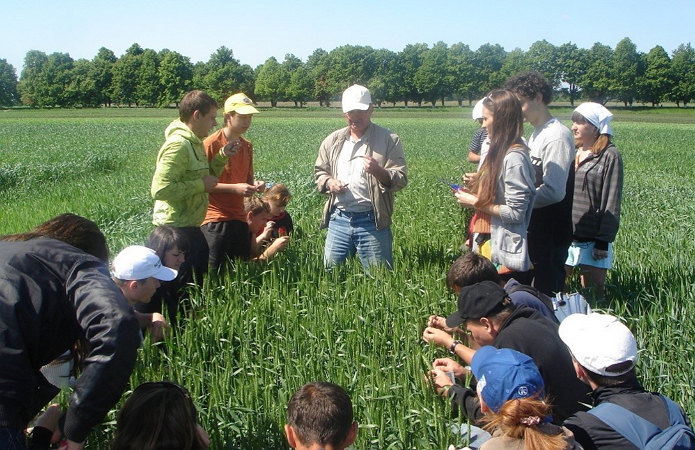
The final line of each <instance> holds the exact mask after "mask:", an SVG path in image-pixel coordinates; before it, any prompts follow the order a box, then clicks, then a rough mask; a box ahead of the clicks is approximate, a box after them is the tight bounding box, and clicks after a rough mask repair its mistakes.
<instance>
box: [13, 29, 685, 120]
mask: <svg viewBox="0 0 695 450" xmlns="http://www.w3.org/2000/svg"><path fill="white" fill-rule="evenodd" d="M694 65H695V50H693V48H692V47H691V45H690V44H689V43H688V44H682V45H680V46H679V47H678V48H677V49H675V50H674V51H673V52H672V54H671V55H669V54H668V53H667V51H666V50H665V49H664V48H663V47H661V46H658V45H657V46H655V47H654V48H653V49H651V50H650V51H649V52H648V53H647V54H644V53H640V52H638V51H637V47H636V46H635V44H634V43H633V42H632V41H631V40H630V39H629V38H625V39H623V40H621V41H620V42H619V43H618V44H617V45H616V46H615V48H614V49H613V48H611V47H610V46H608V45H604V44H601V43H600V42H597V43H595V44H594V45H593V46H592V47H591V48H589V49H583V48H579V47H577V45H575V44H573V43H571V42H570V43H566V44H562V45H560V46H555V45H553V44H551V43H550V42H548V41H546V40H541V41H537V42H535V43H533V44H532V45H531V46H530V48H529V49H528V51H524V50H521V49H519V48H515V49H513V50H511V51H509V52H508V51H506V50H505V49H504V48H503V47H501V46H500V45H497V44H490V43H487V44H483V45H481V46H480V47H479V48H478V49H476V50H473V49H471V48H470V47H469V46H468V45H466V44H464V43H461V42H459V43H456V44H454V45H451V46H449V45H448V44H446V43H444V42H437V43H435V44H434V45H433V46H432V47H430V46H428V45H427V44H425V43H416V44H408V45H406V46H405V48H403V50H401V51H400V52H395V51H391V50H387V49H374V48H372V47H369V46H360V45H344V46H341V47H337V48H335V49H333V50H331V51H326V50H323V49H321V48H318V49H316V50H315V51H314V52H313V53H312V54H311V55H310V56H309V57H308V58H307V61H306V62H304V61H302V60H301V59H300V58H297V57H296V56H294V55H291V54H287V55H285V59H284V61H282V62H279V61H278V60H277V59H276V58H275V57H270V58H268V59H267V60H266V61H265V62H264V63H263V64H261V65H259V66H258V67H256V68H255V69H254V68H252V67H250V66H249V65H247V64H241V63H240V62H239V61H238V60H237V59H235V58H234V53H233V51H232V49H230V48H227V47H220V48H219V49H217V50H216V51H215V52H214V53H213V54H212V55H210V58H209V59H208V61H207V62H198V63H195V64H193V63H191V61H190V58H188V57H187V56H184V55H181V54H180V53H177V52H175V51H170V50H168V49H163V50H161V51H155V50H153V49H146V48H142V47H141V46H140V45H138V44H137V43H134V44H133V45H131V46H130V47H129V48H128V49H127V50H126V51H125V53H124V54H123V55H121V56H119V57H117V56H116V55H115V54H114V53H113V52H112V51H111V50H109V49H107V48H104V47H102V48H100V49H99V51H98V53H97V55H96V56H95V57H94V58H93V59H92V60H86V59H81V60H77V61H74V60H73V59H72V58H71V57H70V55H69V54H68V53H60V52H56V53H52V54H50V55H47V54H45V53H44V52H41V51H38V50H30V51H29V52H27V54H26V56H25V58H24V68H23V70H22V73H21V75H20V77H19V79H17V75H16V70H15V68H14V67H12V65H11V64H8V63H7V61H6V60H4V59H0V106H3V107H7V106H14V105H20V104H21V105H25V106H29V107H39V108H45V107H75V106H81V107H98V106H112V105H113V104H116V105H128V106H154V107H166V106H171V105H177V104H178V102H179V99H180V98H181V97H182V96H183V95H184V93H185V92H187V91H188V90H191V89H202V90H205V91H206V92H208V94H210V95H211V96H212V97H213V98H215V99H216V100H217V101H219V102H220V103H222V102H223V101H224V99H225V98H226V97H228V96H229V95H231V94H233V93H235V92H244V93H246V94H247V95H249V96H250V97H251V98H253V99H254V100H256V101H269V102H270V104H271V105H272V106H273V107H274V106H277V105H278V103H279V102H281V101H287V102H294V104H295V106H298V107H301V106H303V105H305V104H306V103H307V102H309V101H317V102H319V104H320V105H321V106H330V104H331V103H332V102H333V101H336V100H337V99H339V97H340V93H341V92H342V91H343V90H344V89H345V88H346V87H348V86H349V85H351V84H353V83H359V84H363V85H365V86H367V87H369V88H370V90H371V91H372V95H373V99H374V102H375V104H377V105H378V106H381V105H382V104H383V103H384V102H386V103H392V104H394V105H395V104H396V103H399V102H400V103H403V104H405V106H406V107H407V106H408V105H409V104H410V103H417V104H418V105H421V104H422V103H423V102H426V103H428V104H430V105H431V106H432V107H435V106H436V104H437V103H438V102H441V103H442V104H443V102H444V101H445V100H455V101H457V102H458V104H459V106H461V105H463V103H464V102H467V103H468V104H471V102H472V101H474V100H475V99H478V98H480V97H481V96H483V95H485V94H486V93H487V92H489V91H490V90H493V89H496V88H498V87H499V86H501V85H502V84H503V83H504V81H505V80H506V79H507V78H509V77H511V76H513V75H515V74H517V73H519V72H523V71H527V70H537V71H538V72H540V73H542V74H543V75H544V76H545V77H546V78H547V79H548V81H550V83H551V84H552V85H553V87H554V88H555V90H556V92H557V94H559V95H560V96H564V98H565V99H566V100H568V101H569V102H570V103H571V104H574V102H575V101H576V100H578V99H580V98H582V99H585V100H591V101H596V102H601V103H605V102H607V101H610V100H613V101H620V102H623V103H624V104H625V106H632V105H633V103H634V102H640V103H643V104H651V105H653V106H658V105H660V104H661V103H662V102H664V101H673V102H675V103H676V105H677V106H681V105H682V106H687V105H688V103H690V102H691V101H692V99H693V98H695V71H693V70H692V67H693V66H694Z"/></svg>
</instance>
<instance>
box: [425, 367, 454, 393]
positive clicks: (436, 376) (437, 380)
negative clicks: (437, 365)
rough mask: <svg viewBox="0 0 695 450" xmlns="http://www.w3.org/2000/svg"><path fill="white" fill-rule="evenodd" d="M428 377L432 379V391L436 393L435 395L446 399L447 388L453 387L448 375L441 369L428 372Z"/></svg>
mask: <svg viewBox="0 0 695 450" xmlns="http://www.w3.org/2000/svg"><path fill="white" fill-rule="evenodd" d="M429 376H430V378H431V379H432V387H434V390H435V391H437V394H439V395H441V396H442V397H446V396H447V395H448V394H447V391H448V388H447V386H448V387H451V386H453V385H454V383H453V382H452V381H451V378H449V375H447V374H446V373H445V372H444V371H443V370H441V369H433V370H430V372H429Z"/></svg>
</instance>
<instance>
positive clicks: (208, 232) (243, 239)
mask: <svg viewBox="0 0 695 450" xmlns="http://www.w3.org/2000/svg"><path fill="white" fill-rule="evenodd" d="M254 114H258V110H257V109H256V108H255V107H254V106H253V101H252V100H251V99H250V98H249V97H248V96H247V95H246V94H244V93H243V92H240V93H238V94H234V95H232V96H231V97H229V98H228V99H227V100H226V101H225V102H224V127H223V128H221V129H219V130H218V131H216V132H215V133H213V134H211V135H210V136H208V137H207V138H206V139H205V141H204V142H203V145H205V153H206V154H207V156H208V159H210V160H212V159H213V158H215V155H217V154H218V153H220V150H221V149H223V148H228V149H229V152H228V153H230V154H233V156H231V157H230V158H229V162H228V163H227V164H226V165H225V167H224V170H223V171H222V173H221V174H220V177H219V182H218V183H217V185H216V186H215V187H214V188H213V189H212V190H211V191H210V204H209V205H208V210H207V213H206V214H205V220H203V225H202V227H201V229H202V230H203V234H204V235H205V239H206V240H207V242H208V246H209V247H210V269H211V270H212V271H213V272H216V271H217V270H219V268H220V267H221V266H222V265H224V264H225V263H226V261H228V260H229V259H235V258H245V257H247V254H248V234H249V230H248V226H247V224H246V212H245V211H244V197H249V196H251V195H253V194H255V193H257V192H263V191H264V190H265V182H263V181H257V180H255V179H254V173H253V145H252V144H251V142H249V141H248V140H247V139H246V138H244V137H242V135H243V134H244V133H246V131H248V129H249V128H250V127H251V120H252V119H253V115H254Z"/></svg>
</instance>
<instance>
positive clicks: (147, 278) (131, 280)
mask: <svg viewBox="0 0 695 450" xmlns="http://www.w3.org/2000/svg"><path fill="white" fill-rule="evenodd" d="M112 268H113V280H114V282H115V283H116V285H118V287H119V288H120V289H121V292H122V293H123V296H124V297H125V298H126V300H128V303H129V304H130V305H131V306H135V305H136V304H138V303H147V302H149V301H150V300H151V299H152V296H153V295H154V293H155V291H156V290H157V288H158V287H159V284H160V281H171V280H173V279H174V278H176V275H177V272H176V271H175V270H173V269H170V268H168V267H166V266H164V265H162V261H161V260H160V259H159V256H157V254H156V253H155V252H154V250H152V249H150V248H147V247H143V246H141V245H131V246H130V247H126V248H124V249H123V250H121V252H120V253H119V254H118V255H117V256H116V258H115V259H114V260H113V264H112ZM136 316H137V318H138V322H139V324H140V328H141V329H149V330H150V333H151V334H152V340H154V341H161V340H162V339H163V338H164V330H166V329H167V328H169V324H168V323H167V322H166V320H165V319H164V316H162V315H161V314H160V313H157V312H154V313H149V314H148V313H140V312H136Z"/></svg>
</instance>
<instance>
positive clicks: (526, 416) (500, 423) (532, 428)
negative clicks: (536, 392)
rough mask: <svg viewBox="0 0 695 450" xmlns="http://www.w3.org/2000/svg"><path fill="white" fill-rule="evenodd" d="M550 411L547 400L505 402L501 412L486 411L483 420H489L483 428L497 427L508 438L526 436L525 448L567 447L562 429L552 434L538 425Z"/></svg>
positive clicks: (529, 399) (552, 449)
mask: <svg viewBox="0 0 695 450" xmlns="http://www.w3.org/2000/svg"><path fill="white" fill-rule="evenodd" d="M550 410H551V406H550V403H549V402H548V400H547V399H546V400H545V401H544V400H541V399H539V398H534V397H529V398H517V399H512V400H509V401H507V402H505V403H504V404H503V405H502V406H501V407H500V409H499V410H498V411H497V412H492V413H487V414H485V416H484V417H483V418H482V419H481V422H483V423H485V426H484V427H483V429H484V430H486V431H488V432H490V433H493V432H494V431H495V430H497V431H499V432H501V435H502V436H503V437H505V438H512V439H523V440H524V448H525V449H533V450H563V449H565V448H567V442H566V441H565V439H564V435H563V433H562V431H559V432H558V433H557V434H554V435H551V434H545V433H544V432H542V431H541V430H540V429H539V428H538V425H539V424H540V423H542V422H543V420H544V418H545V417H546V416H548V415H549V414H550ZM524 422H526V423H524Z"/></svg>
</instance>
